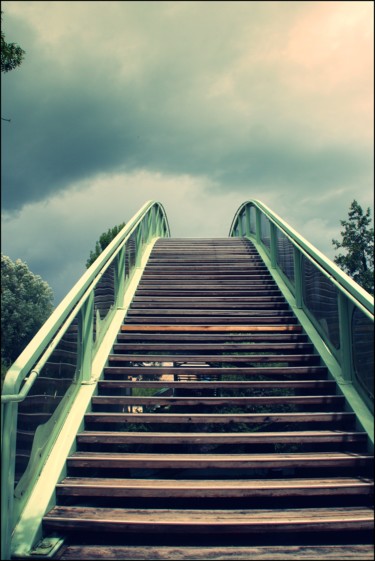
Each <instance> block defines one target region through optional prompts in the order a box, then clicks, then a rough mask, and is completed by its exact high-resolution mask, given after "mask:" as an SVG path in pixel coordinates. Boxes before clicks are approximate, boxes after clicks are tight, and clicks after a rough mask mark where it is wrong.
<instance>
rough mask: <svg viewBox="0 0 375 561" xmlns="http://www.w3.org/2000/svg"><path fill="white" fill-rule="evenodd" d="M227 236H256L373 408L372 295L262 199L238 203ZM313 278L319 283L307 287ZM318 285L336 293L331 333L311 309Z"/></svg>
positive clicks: (295, 299)
mask: <svg viewBox="0 0 375 561" xmlns="http://www.w3.org/2000/svg"><path fill="white" fill-rule="evenodd" d="M229 236H231V237H232V236H238V237H243V236H245V237H248V238H250V239H252V240H253V242H254V243H255V245H256V246H257V247H258V248H259V249H260V250H261V251H262V252H263V254H264V255H265V256H266V257H267V258H268V260H269V265H270V269H271V271H272V270H274V271H276V272H277V273H278V275H279V277H280V278H281V280H282V281H283V282H284V284H285V285H286V287H287V289H288V290H289V292H290V294H291V295H292V298H293V302H292V304H293V306H294V307H295V308H296V309H297V310H298V309H301V311H303V312H304V313H305V315H306V316H307V317H308V319H309V320H310V321H311V323H312V324H313V325H314V327H315V329H316V331H317V333H318V334H319V337H320V338H321V339H322V340H323V341H324V344H325V345H326V346H327V347H328V348H329V349H330V351H331V353H332V354H333V355H334V357H335V359H336V360H337V362H338V364H339V367H340V370H341V371H340V373H339V375H340V378H341V379H344V380H345V382H346V383H350V384H353V386H354V387H355V388H356V390H357V391H358V393H359V394H361V395H362V397H363V399H364V401H365V403H366V405H367V406H368V407H369V408H370V409H372V410H373V397H374V396H373V352H372V348H373V347H372V343H371V341H372V336H371V337H370V335H371V334H372V333H373V323H374V298H373V297H372V296H371V295H370V294H369V293H368V292H366V291H365V290H364V289H363V288H361V287H360V286H359V285H358V284H357V283H356V282H355V281H353V279H351V278H350V277H349V276H348V275H347V274H345V273H344V272H343V271H342V270H341V269H340V268H339V267H337V265H335V264H334V263H333V262H332V261H331V260H330V259H328V258H327V257H326V256H325V255H323V253H321V252H320V251H319V250H318V249H316V248H315V247H314V246H313V245H312V244H311V243H309V242H308V241H307V240H306V239H305V238H303V237H302V236H301V235H300V234H299V233H298V232H297V231H296V230H294V229H293V228H292V227H291V226H289V224H287V222H285V221H284V220H282V219H281V218H280V217H279V216H278V215H277V214H276V213H275V212H273V211H272V210H271V209H269V208H268V207H267V206H266V205H265V204H263V203H262V202H260V201H258V200H255V199H253V200H249V201H246V202H245V203H243V204H242V205H241V206H240V208H239V209H238V210H237V212H236V214H235V216H234V218H233V221H232V224H231V227H230V230H229ZM283 252H284V256H283ZM285 255H286V257H285ZM283 259H284V261H285V262H284V263H283ZM311 278H313V280H314V282H315V285H314V286H313V287H312V288H311V287H310V289H309V286H308V283H309V282H311ZM309 279H310V281H309ZM324 279H325V280H324ZM319 283H320V285H323V284H326V285H328V286H327V287H326V288H327V289H328V291H329V290H330V291H331V292H332V294H337V301H336V302H334V299H331V304H332V305H333V306H336V308H337V312H336V315H337V318H336V319H335V310H333V316H334V319H333V321H334V322H335V321H336V320H337V321H336V323H337V330H338V333H337V334H336V333H335V334H333V335H332V334H330V333H329V332H327V329H324V328H323V327H322V323H323V321H322V320H320V321H319V318H317V313H316V310H314V309H312V308H313V307H312V306H311V303H310V302H309V298H310V296H309V293H308V292H309V290H310V294H311V297H312V298H313V299H314V298H315V299H316V300H318V297H316V296H315V294H314V291H315V292H317V291H318V292H319V290H322V286H319ZM318 311H319V310H318ZM322 316H324V310H322ZM358 325H360V327H361V329H362V332H361V333H358V332H357V331H356V329H357V328H358ZM335 327H336V325H335ZM363 333H364V335H365V337H366V338H367V339H366V341H368V342H369V345H368V346H367V348H365V349H364V348H363V347H364V346H366V345H364V342H363V340H362V341H361V340H360V339H361V336H362V334H363ZM361 353H362V355H361ZM364 353H366V357H364ZM336 376H337V372H336V374H335V377H336Z"/></svg>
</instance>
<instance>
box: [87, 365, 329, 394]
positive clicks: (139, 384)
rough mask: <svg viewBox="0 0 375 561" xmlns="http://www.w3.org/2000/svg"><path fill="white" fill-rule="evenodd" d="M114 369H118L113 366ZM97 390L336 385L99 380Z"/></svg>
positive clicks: (318, 383)
mask: <svg viewBox="0 0 375 561" xmlns="http://www.w3.org/2000/svg"><path fill="white" fill-rule="evenodd" d="M111 370H112V369H111V368H106V371H105V372H106V374H107V375H110V374H111ZM114 370H118V369H116V368H114ZM98 387H99V391H102V390H105V391H106V390H112V389H113V390H118V389H123V388H132V389H142V388H155V389H158V390H160V389H162V388H173V389H174V388H176V389H187V390H193V389H199V390H203V389H204V390H206V389H209V390H211V389H224V390H226V389H229V390H234V389H238V390H240V391H241V390H255V389H265V390H268V391H269V390H272V389H285V390H287V389H292V390H295V391H300V390H316V391H318V390H326V391H327V392H332V390H333V389H334V388H335V387H336V382H334V381H333V380H257V381H254V380H253V381H233V382H232V381H228V380H224V381H219V380H213V381H209V382H207V381H203V382H202V381H196V382H191V383H183V382H177V381H172V380H165V379H164V380H100V381H99V382H98Z"/></svg>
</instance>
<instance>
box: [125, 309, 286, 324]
mask: <svg viewBox="0 0 375 561" xmlns="http://www.w3.org/2000/svg"><path fill="white" fill-rule="evenodd" d="M129 311H130V310H129ZM225 320H226V321H227V322H228V325H232V324H238V325H241V324H242V325H244V326H246V325H249V324H250V325H251V324H253V325H261V324H263V325H270V326H272V327H273V326H274V325H277V324H285V323H289V324H290V323H297V318H295V317H294V316H292V315H289V314H285V313H283V314H279V315H278V316H277V315H275V316H268V317H267V316H260V315H249V314H244V315H243V314H238V315H236V314H235V315H226V314H222V315H220V316H207V315H206V316H205V317H203V316H201V315H199V316H190V315H186V316H185V317H184V316H169V315H157V316H153V317H151V316H148V315H145V316H143V315H130V316H128V317H127V320H126V321H127V323H128V324H131V323H132V324H146V325H149V324H152V323H154V324H158V325H162V324H163V323H164V324H173V323H174V324H176V325H179V326H180V325H181V324H184V323H185V324H195V325H205V324H207V323H209V324H211V325H215V324H223V323H224V322H225Z"/></svg>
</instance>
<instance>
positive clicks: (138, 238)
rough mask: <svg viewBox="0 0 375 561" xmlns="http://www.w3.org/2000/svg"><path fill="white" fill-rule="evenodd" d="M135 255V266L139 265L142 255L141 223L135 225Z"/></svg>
mask: <svg viewBox="0 0 375 561" xmlns="http://www.w3.org/2000/svg"><path fill="white" fill-rule="evenodd" d="M136 251H137V253H136V256H135V266H136V267H139V266H140V264H141V255H142V228H141V224H138V226H137V233H136Z"/></svg>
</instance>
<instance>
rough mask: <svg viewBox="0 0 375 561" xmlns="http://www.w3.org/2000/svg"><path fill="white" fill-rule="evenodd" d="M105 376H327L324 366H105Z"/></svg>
mask: <svg viewBox="0 0 375 561" xmlns="http://www.w3.org/2000/svg"><path fill="white" fill-rule="evenodd" d="M104 373H105V374H109V375H111V376H117V375H121V376H132V377H134V376H159V375H160V376H162V375H168V376H174V375H176V376H177V375H179V374H183V373H187V374H196V375H198V376H204V377H208V378H209V377H212V376H225V377H228V376H241V377H249V378H254V377H255V376H262V377H265V376H267V377H269V378H273V377H276V378H277V377H278V376H283V377H285V376H288V377H294V378H295V377H297V379H298V378H299V377H300V376H311V377H312V378H315V376H324V375H326V374H327V368H326V367H325V366H314V365H308V366H288V367H286V366H283V367H282V366H271V367H270V366H262V367H260V368H257V367H245V366H244V367H228V368H225V372H223V369H222V368H217V367H212V366H211V367H204V368H202V367H201V366H199V365H196V366H195V367H191V366H189V367H184V366H176V367H170V366H139V367H137V366H107V367H105V369H104Z"/></svg>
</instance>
